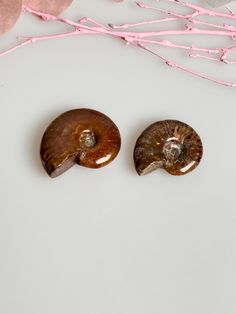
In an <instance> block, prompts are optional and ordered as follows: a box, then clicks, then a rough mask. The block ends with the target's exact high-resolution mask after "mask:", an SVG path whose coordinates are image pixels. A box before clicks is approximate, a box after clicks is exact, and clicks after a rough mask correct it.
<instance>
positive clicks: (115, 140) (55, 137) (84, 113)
mask: <svg viewBox="0 0 236 314" xmlns="http://www.w3.org/2000/svg"><path fill="white" fill-rule="evenodd" d="M90 134H92V135H93V137H89V141H87V135H89V136H90ZM93 140H94V141H95V142H94V143H93ZM90 144H91V145H92V146H89V145H90ZM120 145H121V138H120V133H119V130H118V128H117V126H116V125H115V124H114V122H113V121H112V120H111V119H110V118H108V117H107V116H106V115H104V114H103V113H101V112H98V111H95V110H92V109H74V110H70V111H67V112H65V113H63V114H62V115H60V116H59V117H58V118H56V119H55V120H54V121H53V122H52V123H51V124H50V125H49V127H48V128H47V129H46V131H45V133H44V135H43V138H42V142H41V148H40V155H41V160H42V164H43V166H44V168H45V170H46V172H47V173H48V175H49V176H51V177H57V176H59V175H60V174H62V173H63V172H65V171H66V170H67V169H69V168H70V167H71V166H73V165H74V164H79V165H81V166H84V167H88V168H100V167H103V166H105V165H107V164H108V163H110V162H111V161H112V160H113V159H114V158H115V157H116V156H117V154H118V152H119V150H120Z"/></svg>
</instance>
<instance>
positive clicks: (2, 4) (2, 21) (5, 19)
mask: <svg viewBox="0 0 236 314" xmlns="http://www.w3.org/2000/svg"><path fill="white" fill-rule="evenodd" d="M21 8H22V0H0V35H2V34H4V33H6V32H7V31H8V30H10V29H11V28H12V27H13V26H14V25H15V23H16V21H17V20H18V18H19V16H20V13H21Z"/></svg>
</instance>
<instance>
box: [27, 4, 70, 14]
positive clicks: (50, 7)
mask: <svg viewBox="0 0 236 314" xmlns="http://www.w3.org/2000/svg"><path fill="white" fill-rule="evenodd" d="M72 1H73V0H23V3H24V5H26V6H28V7H29V8H31V9H33V10H35V11H40V12H43V13H46V14H51V15H55V16H57V15H59V14H60V13H61V12H63V11H64V10H65V9H67V7H69V5H70V4H71V3H72Z"/></svg>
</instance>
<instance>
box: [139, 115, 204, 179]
mask: <svg viewBox="0 0 236 314" xmlns="http://www.w3.org/2000/svg"><path fill="white" fill-rule="evenodd" d="M201 158H202V142H201V139H200V137H199V135H198V134H197V133H196V131H195V130H194V129H193V128H192V127H191V126H189V125H187V124H186V123H183V122H181V121H177V120H163V121H158V122H155V123H153V124H151V125H150V126H149V127H148V128H147V129H145V130H144V131H143V132H142V134H141V135H140V136H139V138H138V140H137V142H136V145H135V148H134V163H135V168H136V171H137V173H138V174H139V175H145V174H147V173H149V172H151V171H154V170H155V169H157V168H163V169H165V170H166V171H167V172H168V173H170V174H172V175H183V174H186V173H188V172H190V171H192V170H193V169H194V168H196V167H197V165H198V164H199V162H200V160H201Z"/></svg>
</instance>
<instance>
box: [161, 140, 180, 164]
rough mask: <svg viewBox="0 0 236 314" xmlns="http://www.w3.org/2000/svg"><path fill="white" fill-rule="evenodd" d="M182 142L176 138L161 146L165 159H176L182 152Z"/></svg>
mask: <svg viewBox="0 0 236 314" xmlns="http://www.w3.org/2000/svg"><path fill="white" fill-rule="evenodd" d="M182 150H183V144H181V143H180V142H178V141H176V140H170V141H168V142H166V143H165V145H164V146H163V153H164V155H165V157H166V159H167V160H176V159H177V158H178V157H179V155H180V154H181V153H182Z"/></svg>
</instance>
